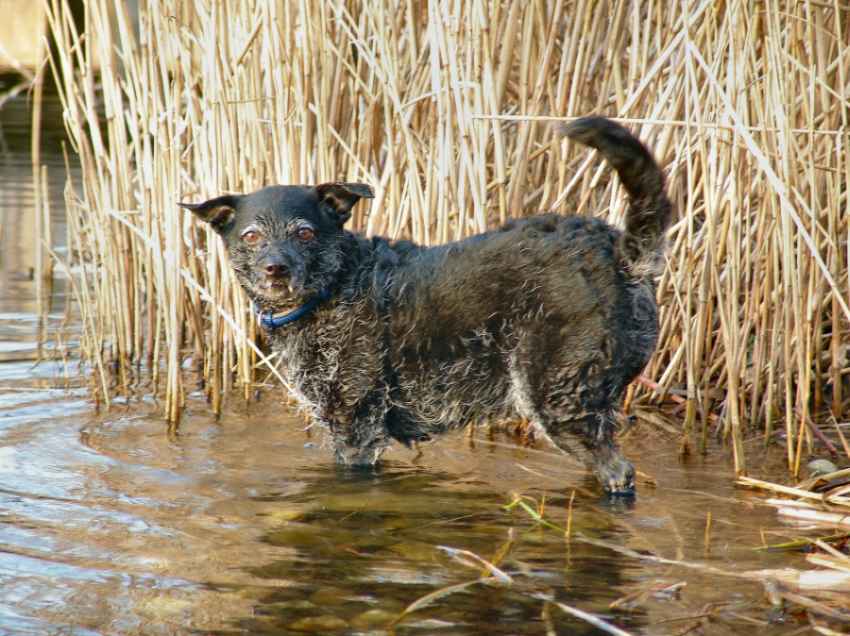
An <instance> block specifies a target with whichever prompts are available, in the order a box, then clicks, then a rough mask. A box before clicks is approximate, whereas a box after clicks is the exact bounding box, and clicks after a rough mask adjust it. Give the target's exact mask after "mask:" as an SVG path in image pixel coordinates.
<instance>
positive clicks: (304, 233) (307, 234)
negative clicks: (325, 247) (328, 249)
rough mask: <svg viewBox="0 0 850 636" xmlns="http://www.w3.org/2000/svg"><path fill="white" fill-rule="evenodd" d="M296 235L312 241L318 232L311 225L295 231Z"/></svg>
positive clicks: (302, 239) (300, 238) (301, 238)
mask: <svg viewBox="0 0 850 636" xmlns="http://www.w3.org/2000/svg"><path fill="white" fill-rule="evenodd" d="M295 236H297V237H298V239H299V240H301V241H312V240H313V237H314V236H316V233H315V232H314V231H313V230H312V229H310V228H309V227H302V228H300V229H299V230H298V231H297V232H296V233H295Z"/></svg>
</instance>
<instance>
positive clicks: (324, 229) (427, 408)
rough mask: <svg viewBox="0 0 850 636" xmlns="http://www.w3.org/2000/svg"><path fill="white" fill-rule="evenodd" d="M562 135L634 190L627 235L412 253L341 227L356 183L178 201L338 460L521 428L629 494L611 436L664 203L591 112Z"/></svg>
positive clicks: (646, 323)
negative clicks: (215, 241)
mask: <svg viewBox="0 0 850 636" xmlns="http://www.w3.org/2000/svg"><path fill="white" fill-rule="evenodd" d="M563 132H564V134H565V135H567V136H568V137H570V138H571V139H573V140H575V141H579V142H581V143H583V144H586V145H588V146H591V147H593V148H596V149H597V150H598V151H599V152H600V153H601V154H602V156H603V157H605V158H606V159H607V161H608V162H609V163H610V164H611V165H612V166H613V167H614V169H615V170H616V171H617V172H618V173H619V175H620V180H621V182H622V184H623V186H624V187H625V189H626V191H627V192H628V194H629V199H630V203H629V209H628V213H627V215H626V227H625V230H623V231H621V230H618V229H615V228H613V227H611V226H609V225H607V224H606V223H604V222H603V221H601V220H599V219H594V218H588V217H584V216H559V215H556V214H544V215H540V216H533V217H529V218H523V219H517V220H515V221H511V222H510V223H508V224H506V225H505V226H504V227H502V228H500V229H497V230H493V231H490V232H485V233H483V234H479V235H477V236H473V237H471V238H468V239H465V240H462V241H458V242H455V243H449V244H447V245H439V246H435V247H424V246H420V245H416V244H414V243H411V242H408V241H391V240H388V239H386V238H382V237H373V238H366V237H364V236H361V235H359V234H355V233H353V232H350V231H348V230H346V229H345V227H344V224H345V222H346V221H347V220H348V219H349V217H350V216H351V208H352V207H353V206H354V204H355V203H357V201H358V200H359V199H360V198H363V197H367V198H369V197H372V190H371V188H369V186H367V185H363V184H360V183H325V184H322V185H317V186H271V187H267V188H263V189H262V190H258V191H257V192H254V193H252V194H246V195H226V196H221V197H218V198H215V199H211V200H209V201H206V202H203V203H197V204H181V205H182V206H183V207H185V208H188V209H190V210H191V211H192V212H194V213H195V214H196V215H197V216H198V217H199V218H200V219H201V220H203V221H205V222H207V223H210V224H211V225H212V227H213V228H214V229H215V231H216V232H217V233H218V234H219V235H220V236H221V238H222V239H223V240H224V243H225V245H226V247H227V251H228V253H229V257H230V262H231V265H232V267H233V271H234V272H235V274H236V277H237V279H238V280H239V282H240V283H241V285H242V287H243V288H244V289H245V291H246V293H247V294H248V296H249V297H250V298H251V300H252V301H253V302H254V306H255V307H256V309H257V310H258V312H259V314H258V317H259V320H260V324H261V325H262V326H263V327H264V328H265V329H266V330H267V332H268V339H269V341H270V343H271V347H272V348H273V349H274V350H275V351H278V352H280V353H281V354H282V360H283V367H284V368H283V372H284V376H285V378H286V379H287V381H288V383H289V385H290V388H291V389H292V390H293V391H294V392H295V394H296V397H297V399H298V400H299V401H300V403H301V405H302V406H303V407H304V408H305V409H306V410H307V411H308V412H309V414H310V415H311V416H312V418H313V420H314V421H315V422H318V423H320V424H322V425H323V426H324V427H325V428H326V429H327V430H328V431H329V433H330V440H331V442H332V444H333V449H334V452H335V454H336V458H337V460H338V461H339V462H342V463H345V464H349V465H358V464H367V465H371V464H374V463H375V462H377V461H378V458H379V457H380V456H381V453H382V452H383V451H384V449H386V448H387V447H388V446H389V445H390V444H391V443H392V442H393V440H398V441H400V442H402V443H404V444H408V445H409V444H410V443H411V442H413V441H416V440H427V439H430V438H431V437H433V436H434V435H438V434H440V433H444V432H446V431H449V430H452V429H456V428H459V427H462V426H464V425H466V424H468V423H470V422H473V421H476V420H485V419H486V420H498V419H509V418H517V417H521V418H525V419H527V420H528V421H529V422H531V424H532V425H533V426H534V427H535V428H536V429H537V430H540V431H543V432H545V434H546V435H547V436H548V437H549V438H550V439H551V440H552V441H553V442H554V443H555V444H556V445H558V446H559V447H561V448H563V449H565V450H567V449H569V440H570V438H574V437H578V438H579V439H580V440H581V442H582V443H583V445H584V446H585V447H586V448H587V449H588V450H589V451H590V454H589V456H590V459H591V462H592V465H593V468H594V470H595V473H596V475H597V477H598V478H599V480H600V482H601V483H602V485H603V487H604V488H605V489H606V490H607V491H609V492H612V493H629V492H632V491H633V489H634V468H633V467H632V465H631V464H630V463H629V462H628V461H627V460H626V459H625V458H624V457H623V456H622V455H621V454H620V451H619V449H618V447H617V445H616V443H615V441H614V437H613V434H614V429H615V413H616V411H617V409H618V407H619V405H620V402H621V400H622V396H623V392H624V390H625V389H626V386H627V385H628V384H629V383H630V382H631V381H632V380H633V379H634V378H635V376H637V374H638V373H639V372H640V371H641V370H642V369H643V367H644V366H645V365H646V363H647V361H648V360H649V358H650V356H651V355H652V352H653V350H654V348H655V343H656V339H657V336H658V320H657V311H656V304H655V288H654V282H653V277H654V276H656V275H657V274H658V273H659V270H660V267H661V265H662V251H663V247H664V230H665V228H666V227H667V225H668V223H669V222H670V217H671V205H670V201H669V200H668V198H667V196H666V194H665V191H664V178H663V175H662V173H661V170H660V169H659V168H658V166H657V164H656V163H655V161H654V159H653V158H652V155H651V154H650V153H649V152H648V151H647V149H646V148H645V147H644V146H643V144H641V142H639V141H638V140H637V139H636V138H635V137H633V136H632V135H631V134H630V133H629V132H628V131H627V130H626V129H625V128H623V127H622V126H620V125H619V124H616V123H614V122H612V121H609V120H607V119H604V118H601V117H587V118H583V119H579V120H577V121H575V122H574V123H572V124H569V125H567V126H565V127H564V129H563Z"/></svg>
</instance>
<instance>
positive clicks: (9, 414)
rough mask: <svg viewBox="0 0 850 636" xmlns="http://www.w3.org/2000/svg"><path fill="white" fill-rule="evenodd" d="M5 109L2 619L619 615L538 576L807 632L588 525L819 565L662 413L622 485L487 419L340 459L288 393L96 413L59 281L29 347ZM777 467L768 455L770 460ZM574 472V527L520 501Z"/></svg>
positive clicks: (410, 624) (597, 597)
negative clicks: (431, 439)
mask: <svg viewBox="0 0 850 636" xmlns="http://www.w3.org/2000/svg"><path fill="white" fill-rule="evenodd" d="M57 108H58V106H57V105H56V104H55V102H49V103H48V109H47V111H46V112H47V115H46V117H45V121H46V122H47V124H48V127H49V128H50V130H51V131H52V132H51V134H50V135H48V136H47V139H46V141H45V157H46V160H47V161H48V162H50V165H51V166H52V167H51V190H52V193H53V196H54V208H53V209H54V212H55V220H54V221H55V227H54V230H55V232H54V233H55V236H56V237H57V238H58V239H59V241H58V242H59V243H60V245H59V253H60V254H61V253H62V252H61V239H62V236H63V232H62V218H61V189H62V184H63V182H64V174H63V173H62V172H61V171H60V170H59V167H60V166H61V160H60V159H59V154H58V152H59V150H58V140H59V139H60V138H61V130H59V129H58V126H59V125H60V124H59V122H60V121H61V118H60V117H59V116H58V110H57ZM0 124H1V125H2V130H3V134H4V145H3V146H2V150H3V162H4V163H3V166H4V170H3V173H2V176H0V202H2V204H3V205H2V207H0V214H2V217H0V227H2V232H3V234H2V236H0V247H2V250H0V252H2V253H0V257H2V258H0V281H1V282H2V288H0V290H2V291H0V360H2V362H0V633H2V634H232V633H249V634H297V633H306V632H313V633H322V634H326V633H341V634H355V633H358V634H361V633H362V634H366V633H388V628H389V626H390V625H391V624H394V630H395V633H397V634H445V635H450V634H547V633H554V634H598V633H602V632H601V631H600V630H599V629H597V628H595V627H592V626H590V625H589V624H588V623H586V622H585V621H583V620H579V619H576V618H572V617H570V616H568V615H567V614H565V613H563V612H562V611H561V610H559V609H556V608H555V607H553V606H547V609H546V611H545V612H544V602H543V600H541V595H543V596H546V597H550V598H553V599H555V600H556V601H558V602H560V603H563V604H566V605H568V606H571V607H575V608H578V609H581V610H583V611H585V612H592V613H594V614H595V615H597V616H598V617H600V618H603V619H604V620H606V621H609V622H611V623H613V624H616V625H618V626H619V627H620V628H622V629H625V630H627V631H629V632H631V633H635V634H674V633H675V634H684V633H704V634H739V633H742V632H743V631H744V630H746V631H747V632H749V633H765V634H785V633H789V634H790V633H802V632H800V631H799V629H800V626H801V624H800V623H798V622H796V621H795V620H793V619H788V620H787V622H781V621H779V622H770V621H773V620H774V619H775V618H776V616H775V614H774V612H773V611H772V610H771V608H770V606H769V605H768V603H767V602H766V601H765V600H764V594H763V591H762V589H761V587H760V586H759V585H758V584H754V583H753V584H749V583H742V582H741V581H740V580H737V579H731V578H729V579H727V578H718V577H717V576H709V575H706V574H703V573H702V572H700V571H699V570H694V569H687V568H684V567H680V566H670V565H657V564H653V563H649V562H646V561H644V560H639V559H637V558H633V557H627V556H623V555H622V554H620V553H618V552H616V551H615V550H613V549H610V548H608V547H602V546H600V545H591V544H589V543H587V542H583V541H580V540H579V539H578V535H579V534H580V535H581V536H584V537H588V538H590V539H592V540H594V541H602V542H604V543H606V544H610V545H612V546H615V547H625V548H629V549H632V550H637V551H640V552H646V553H651V554H655V555H659V556H663V557H666V558H671V559H680V560H686V561H690V562H697V563H704V564H709V565H712V566H715V567H719V568H723V569H726V570H729V571H738V572H739V571H743V570H756V569H764V568H774V567H784V566H789V565H790V566H801V567H802V566H803V564H802V559H801V558H800V557H797V556H795V555H791V556H789V555H777V554H772V553H763V552H756V551H755V550H754V548H755V547H756V546H758V545H760V544H761V543H762V540H763V538H762V531H763V530H767V531H770V530H773V529H775V528H777V526H778V522H777V520H776V518H775V516H774V513H773V512H772V511H771V510H770V509H768V508H766V507H763V506H761V505H760V504H759V501H760V499H759V498H758V497H757V496H755V495H753V494H751V493H747V492H743V491H740V490H736V489H735V488H734V486H733V484H732V478H731V475H732V471H731V467H730V465H729V463H728V461H727V460H726V456H727V454H726V453H725V452H724V451H722V450H716V451H715V452H713V453H712V454H711V455H710V456H709V457H708V458H706V459H703V458H692V459H691V460H690V461H689V462H688V463H686V464H683V463H681V462H680V460H679V459H678V457H677V453H676V446H675V444H674V443H673V442H667V441H663V440H662V439H661V438H660V437H656V436H655V435H654V433H653V431H652V429H651V427H650V425H649V424H646V423H641V424H639V425H638V428H637V430H636V431H635V432H634V433H633V434H632V435H631V437H630V438H629V439H628V440H627V441H626V444H625V450H626V453H627V454H628V455H629V456H630V457H631V458H632V459H634V460H635V463H636V465H637V467H638V469H639V470H640V471H642V472H643V473H646V474H649V475H651V476H652V477H653V478H654V479H655V480H656V481H657V485H655V486H652V485H650V484H648V483H646V481H645V480H644V483H639V495H638V497H637V498H636V499H635V500H615V501H609V500H607V499H605V498H604V497H602V496H601V495H600V494H599V491H598V488H597V487H596V485H595V484H594V483H593V481H592V480H591V479H590V478H589V476H588V475H587V474H586V472H585V471H584V469H583V468H581V466H580V465H577V464H576V463H575V462H572V461H569V460H568V459H566V458H564V457H562V456H559V455H557V454H555V453H554V452H552V451H551V449H549V448H547V447H546V446H544V445H538V446H537V447H535V448H520V447H518V446H516V445H515V444H514V443H513V442H512V441H511V440H510V439H507V438H506V437H505V436H497V437H495V438H494V439H490V437H489V436H488V434H487V432H486V431H483V430H477V431H475V433H474V435H473V436H472V437H467V436H465V435H463V434H458V435H454V436H450V437H447V438H444V439H442V440H439V441H438V442H436V443H434V444H429V445H427V446H425V447H424V448H423V451H424V453H423V454H422V455H421V456H417V454H416V453H415V452H414V451H411V450H406V449H403V448H396V449H393V450H392V451H391V452H390V453H389V454H388V458H387V462H386V463H385V465H384V466H383V468H382V469H381V470H379V471H375V472H346V471H341V470H338V469H337V468H336V467H334V465H333V464H332V461H331V459H330V454H329V453H328V451H327V450H326V449H324V448H323V447H322V440H321V437H320V436H318V435H316V434H314V435H311V434H310V433H309V432H305V431H304V423H303V421H301V420H300V419H299V418H298V417H297V416H295V415H281V413H282V412H283V413H288V412H289V410H288V407H286V406H283V407H282V400H283V395H282V394H281V395H274V394H267V395H266V396H265V397H264V399H263V400H262V401H261V402H260V403H259V404H250V405H246V404H243V403H242V402H240V401H239V400H238V399H237V398H235V397H234V398H232V399H231V400H230V403H229V406H228V409H227V411H226V412H225V414H224V415H223V417H222V418H221V419H220V420H216V419H215V418H213V417H211V416H210V414H209V410H208V408H207V405H206V404H205V403H204V402H203V400H202V399H200V398H199V397H198V396H193V397H192V398H191V399H190V400H189V404H188V412H187V415H186V417H185V420H184V422H183V424H182V426H181V428H180V431H179V434H178V435H175V436H169V435H167V434H166V429H165V427H164V425H163V422H162V420H161V418H160V412H161V411H160V406H159V405H158V404H157V403H156V401H155V400H154V399H153V397H152V396H145V395H144V394H143V392H142V397H140V398H139V399H135V400H132V401H129V402H124V403H119V404H116V405H115V406H114V407H113V408H112V409H111V410H110V411H109V412H107V413H98V412H97V411H96V410H95V408H94V406H93V405H92V404H91V403H90V401H89V400H88V399H87V392H86V390H85V386H84V385H85V381H84V378H82V377H81V376H80V374H79V370H78V368H77V366H76V363H75V361H74V358H73V346H72V345H73V339H74V329H73V320H71V322H70V326H69V325H67V324H66V325H65V328H64V329H63V330H61V331H60V329H59V328H60V326H62V325H63V323H64V319H63V316H64V313H63V307H64V301H65V297H64V291H63V288H62V287H61V285H60V286H58V287H57V289H56V290H55V293H54V296H53V304H54V306H53V309H52V313H51V318H50V322H49V327H50V331H51V333H52V334H54V336H57V335H58V334H60V333H61V334H64V335H63V337H62V338H61V339H60V346H58V349H57V351H59V352H63V351H64V352H66V355H65V359H64V360H63V359H62V357H61V356H57V360H54V361H48V362H41V363H39V364H37V365H35V364H34V363H35V357H36V353H37V347H36V344H35V334H36V329H37V325H38V321H37V319H36V315H35V311H36V303H35V291H34V290H35V288H34V283H33V282H32V280H31V278H30V276H29V268H30V267H31V261H32V247H33V245H34V236H33V234H32V226H31V224H30V223H29V221H28V219H29V218H30V216H31V209H30V206H31V205H32V199H31V191H30V190H29V189H28V186H27V180H28V179H29V157H28V155H27V151H28V143H29V142H28V135H27V132H26V126H27V125H28V113H27V109H26V103H25V101H24V100H23V99H22V98H16V99H14V100H12V101H11V102H8V103H7V104H6V105H5V106H3V108H2V109H0ZM62 343H64V344H65V345H70V348H69V349H68V348H63V347H62V346H61V345H62ZM68 351H70V353H67V352H68ZM779 466H780V464H779V459H778V458H777V459H776V462H775V465H774V463H773V460H772V459H771V458H767V459H765V460H764V463H763V465H762V466H755V468H754V471H756V472H759V473H761V474H768V475H769V474H774V475H779V474H780V473H779V472H778V471H779V470H780V468H779ZM573 492H575V495H574V497H575V498H574V501H573V503H572V518H571V529H572V532H573V533H576V535H575V537H574V538H573V539H571V540H569V541H568V540H566V539H565V537H564V535H563V533H561V532H559V531H555V530H552V529H548V528H545V527H542V526H540V525H539V524H537V523H535V521H534V520H533V519H532V518H531V517H530V516H529V514H528V513H527V512H525V511H523V510H522V509H520V508H519V507H514V508H513V509H512V510H507V509H505V508H504V506H505V504H507V503H509V502H510V501H511V500H512V498H513V497H514V496H515V495H516V494H521V495H524V496H527V497H531V498H533V499H534V500H535V501H531V500H527V501H529V503H531V504H532V505H537V503H539V502H540V501H541V500H542V499H543V498H544V497H545V510H544V515H545V517H546V518H547V519H549V520H550V521H551V522H553V523H555V524H557V525H560V526H563V525H565V524H566V519H567V510H568V508H569V507H570V503H569V500H570V495H571V493H573ZM708 513H710V514H711V520H712V521H711V532H710V534H709V536H708V539H707V540H706V536H705V526H706V517H707V515H708ZM788 534H793V532H790V531H789V533H788ZM767 537H768V540H771V539H772V538H773V535H770V534H768V535H767ZM452 550H454V551H457V550H467V551H470V552H472V553H474V554H475V555H478V556H479V557H481V558H484V559H487V560H493V561H497V562H498V566H499V567H500V568H501V570H503V571H504V572H505V573H506V574H507V575H508V576H509V577H510V583H509V584H506V583H502V584H494V582H493V581H490V582H480V581H478V579H480V577H481V576H482V570H483V568H482V566H481V564H480V563H478V562H477V561H475V557H473V556H469V555H466V556H464V555H463V554H461V553H458V552H452ZM679 583H686V585H685V586H684V587H681V588H680V590H679V591H678V593H672V592H660V591H658V590H661V589H663V588H668V587H669V586H671V585H675V584H679ZM451 586H457V587H454V588H452V587H451ZM439 590H443V593H442V594H439V593H437V592H438V591H439ZM653 590H655V591H654V592H653ZM429 594H433V595H434V597H433V599H432V602H431V603H430V604H427V603H422V604H421V606H420V607H416V608H415V609H414V611H410V612H409V613H407V614H405V615H402V613H403V611H404V609H405V608H406V607H409V606H411V604H413V603H414V602H416V601H417V600H419V599H423V597H426V596H427V595H429ZM618 599H619V600H620V602H619V603H617V604H615V605H614V606H613V607H612V605H611V604H612V603H614V602H615V601H618ZM624 599H625V600H624ZM700 621H702V622H700Z"/></svg>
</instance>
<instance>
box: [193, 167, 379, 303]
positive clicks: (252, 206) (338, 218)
mask: <svg viewBox="0 0 850 636" xmlns="http://www.w3.org/2000/svg"><path fill="white" fill-rule="evenodd" d="M372 196H373V194H372V189H371V188H370V187H369V186H367V185H364V184H362V183H324V184H322V185H317V186H271V187H268V188H263V189H262V190H258V191H256V192H253V193H251V194H243V195H225V196H221V197H216V198H215V199H210V200H209V201H204V202H203V203H180V204H179V205H180V206H182V207H184V208H186V209H188V210H191V211H192V212H193V213H194V214H195V215H196V216H197V217H198V218H200V219H201V220H202V221H205V222H206V223H209V224H210V225H211V226H212V227H213V229H214V230H215V231H216V232H217V233H218V234H219V235H220V236H221V237H222V239H224V243H225V245H226V247H227V251H228V254H229V255H230V263H231V265H232V266H233V270H234V272H235V273H236V276H237V278H238V279H239V282H240V283H241V284H242V286H243V287H244V288H245V291H246V292H248V295H249V296H250V297H251V299H252V300H253V301H254V302H255V303H257V304H258V305H259V306H260V307H261V308H262V309H264V310H272V311H278V310H281V309H285V308H288V307H291V306H292V305H294V304H297V303H300V302H301V301H303V299H304V298H305V297H308V296H312V295H314V294H316V293H319V292H321V291H322V290H324V289H326V288H327V287H328V286H329V285H331V284H332V283H333V282H334V280H336V277H337V276H338V272H339V270H340V268H341V267H342V265H343V256H344V254H343V236H344V232H343V229H342V226H343V224H344V223H345V222H346V221H347V220H348V219H349V218H350V217H351V208H352V207H354V204H355V203H357V201H358V200H360V199H361V198H364V197H365V198H371V197H372Z"/></svg>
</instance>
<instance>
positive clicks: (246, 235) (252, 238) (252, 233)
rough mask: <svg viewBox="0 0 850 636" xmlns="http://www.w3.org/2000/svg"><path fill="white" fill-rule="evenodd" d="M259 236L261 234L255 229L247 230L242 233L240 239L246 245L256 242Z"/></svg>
mask: <svg viewBox="0 0 850 636" xmlns="http://www.w3.org/2000/svg"><path fill="white" fill-rule="evenodd" d="M261 238H262V236H261V235H260V233H259V232H257V231H256V230H248V231H247V232H243V233H242V241H243V242H244V243H247V244H248V245H254V244H256V243H257V242H258V241H259V240H260V239H261Z"/></svg>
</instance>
